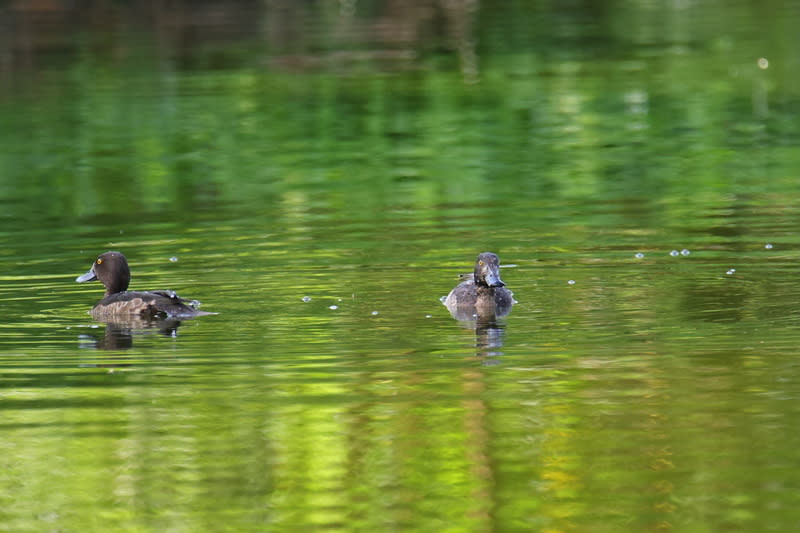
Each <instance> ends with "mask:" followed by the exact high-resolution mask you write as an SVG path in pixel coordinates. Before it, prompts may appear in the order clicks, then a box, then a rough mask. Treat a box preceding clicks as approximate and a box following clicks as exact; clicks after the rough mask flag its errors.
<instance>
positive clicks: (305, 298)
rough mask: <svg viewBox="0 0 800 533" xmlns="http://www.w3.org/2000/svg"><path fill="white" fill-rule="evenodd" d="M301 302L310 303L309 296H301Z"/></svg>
mask: <svg viewBox="0 0 800 533" xmlns="http://www.w3.org/2000/svg"><path fill="white" fill-rule="evenodd" d="M303 301H304V302H310V301H311V296H303Z"/></svg>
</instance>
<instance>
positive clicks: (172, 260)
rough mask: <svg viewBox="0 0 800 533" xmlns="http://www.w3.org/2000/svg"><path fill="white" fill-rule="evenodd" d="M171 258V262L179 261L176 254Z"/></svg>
mask: <svg viewBox="0 0 800 533" xmlns="http://www.w3.org/2000/svg"><path fill="white" fill-rule="evenodd" d="M169 260H170V261H171V262H173V263H177V262H178V258H177V257H176V256H174V255H173V256H172V257H170V258H169Z"/></svg>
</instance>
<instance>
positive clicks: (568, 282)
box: [567, 279, 575, 285]
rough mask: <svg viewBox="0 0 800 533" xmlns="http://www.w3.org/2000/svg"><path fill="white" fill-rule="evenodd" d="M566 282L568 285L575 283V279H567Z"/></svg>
mask: <svg viewBox="0 0 800 533" xmlns="http://www.w3.org/2000/svg"><path fill="white" fill-rule="evenodd" d="M567 284H568V285H575V280H574V279H571V280H569V281H567Z"/></svg>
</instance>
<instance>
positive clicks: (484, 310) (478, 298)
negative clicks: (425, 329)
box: [443, 252, 516, 320]
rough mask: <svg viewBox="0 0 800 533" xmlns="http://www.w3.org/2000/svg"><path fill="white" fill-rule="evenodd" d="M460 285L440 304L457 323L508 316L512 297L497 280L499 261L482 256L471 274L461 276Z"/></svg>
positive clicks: (493, 257)
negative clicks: (442, 304) (459, 321)
mask: <svg viewBox="0 0 800 533" xmlns="http://www.w3.org/2000/svg"><path fill="white" fill-rule="evenodd" d="M461 279H462V280H463V281H462V282H461V283H459V284H458V285H456V287H455V288H454V289H453V290H451V291H450V293H449V294H448V295H447V297H445V298H444V300H443V303H444V305H445V306H446V307H447V309H448V311H450V314H451V315H453V317H455V318H456V319H458V320H474V319H476V318H478V319H489V320H492V319H495V318H498V317H501V316H505V315H507V314H508V313H510V312H511V307H512V306H513V305H514V304H515V303H516V301H515V300H514V293H513V292H511V291H510V290H509V289H508V288H507V287H506V284H505V283H504V282H503V280H502V279H500V258H498V257H497V254H494V253H492V252H483V253H481V254H479V255H478V258H477V259H476V260H475V269H474V270H473V272H472V273H471V274H464V275H462V276H461Z"/></svg>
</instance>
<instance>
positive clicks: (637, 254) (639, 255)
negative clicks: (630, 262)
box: [633, 252, 644, 259]
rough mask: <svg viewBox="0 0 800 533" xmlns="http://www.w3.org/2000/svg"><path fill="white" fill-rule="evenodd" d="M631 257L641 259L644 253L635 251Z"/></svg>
mask: <svg viewBox="0 0 800 533" xmlns="http://www.w3.org/2000/svg"><path fill="white" fill-rule="evenodd" d="M633 257H635V258H636V259H642V258H643V257H644V254H643V253H642V252H636V255H634V256H633Z"/></svg>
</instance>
